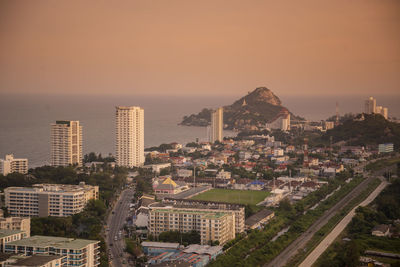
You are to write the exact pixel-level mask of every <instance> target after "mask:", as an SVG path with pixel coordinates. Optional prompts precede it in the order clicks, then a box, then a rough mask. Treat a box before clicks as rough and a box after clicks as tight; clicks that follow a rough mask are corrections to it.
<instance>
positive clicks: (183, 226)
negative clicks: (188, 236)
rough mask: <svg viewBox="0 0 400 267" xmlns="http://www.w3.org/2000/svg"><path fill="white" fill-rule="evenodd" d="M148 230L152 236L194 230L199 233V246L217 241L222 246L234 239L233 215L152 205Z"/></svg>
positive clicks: (214, 211) (218, 211)
mask: <svg viewBox="0 0 400 267" xmlns="http://www.w3.org/2000/svg"><path fill="white" fill-rule="evenodd" d="M148 230H149V234H152V235H154V236H158V235H159V234H161V233H162V232H166V231H179V232H182V233H187V232H190V231H193V230H194V231H197V232H199V234H200V237H201V244H208V243H209V242H210V241H219V244H220V245H222V244H224V243H226V242H227V241H229V240H231V239H234V238H235V213H234V212H229V211H226V212H224V211H220V210H211V209H209V210H203V209H195V208H189V207H185V208H182V207H177V206H170V205H165V204H163V203H154V204H151V205H149V222H148Z"/></svg>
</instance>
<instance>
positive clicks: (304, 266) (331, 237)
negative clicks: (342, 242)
mask: <svg viewBox="0 0 400 267" xmlns="http://www.w3.org/2000/svg"><path fill="white" fill-rule="evenodd" d="M381 180H382V183H381V184H380V185H379V186H378V187H377V188H376V189H375V190H374V191H373V192H372V193H371V194H370V195H369V196H368V197H367V198H366V199H365V200H364V201H362V202H361V203H360V204H359V205H357V206H356V207H354V208H353V209H352V210H351V211H350V212H349V213H348V214H347V215H346V216H345V217H344V218H343V219H342V220H341V221H340V222H339V223H338V224H337V225H336V226H335V228H334V229H333V230H332V232H330V233H329V234H328V235H327V236H326V237H325V238H324V239H323V240H322V241H321V243H319V245H318V246H317V247H316V248H315V249H314V250H313V251H312V252H311V253H310V254H309V255H308V256H307V258H306V259H305V260H304V261H303V262H302V263H301V264H300V265H299V267H308V266H312V265H313V264H314V262H315V261H316V260H317V259H318V258H319V256H321V254H322V253H323V252H324V251H325V250H326V249H327V248H328V247H329V246H330V245H331V244H332V242H333V241H335V239H336V238H337V237H338V236H339V234H340V233H341V232H342V231H343V230H344V228H346V226H347V225H348V224H349V223H350V221H351V220H352V219H353V217H354V215H355V214H356V209H357V208H358V207H359V206H367V205H368V204H369V203H371V202H372V201H373V200H374V199H375V198H376V197H377V196H378V195H379V193H380V192H382V190H383V189H384V188H385V187H386V186H387V185H388V182H386V180H384V179H381Z"/></svg>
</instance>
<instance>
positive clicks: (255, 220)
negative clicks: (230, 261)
mask: <svg viewBox="0 0 400 267" xmlns="http://www.w3.org/2000/svg"><path fill="white" fill-rule="evenodd" d="M274 216H275V213H274V212H273V211H271V210H268V209H263V210H260V211H259V212H257V213H255V214H253V215H252V216H250V217H249V218H247V219H246V229H257V228H260V227H262V226H263V225H265V224H266V223H267V222H268V221H269V220H271V219H272V218H273V217H274Z"/></svg>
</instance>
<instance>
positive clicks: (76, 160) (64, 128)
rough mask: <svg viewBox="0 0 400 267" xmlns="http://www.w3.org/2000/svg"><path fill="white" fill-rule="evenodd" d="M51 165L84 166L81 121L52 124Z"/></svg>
mask: <svg viewBox="0 0 400 267" xmlns="http://www.w3.org/2000/svg"><path fill="white" fill-rule="evenodd" d="M51 165H53V166H69V165H78V166H82V126H81V125H80V124H79V121H56V123H53V124H52V125H51Z"/></svg>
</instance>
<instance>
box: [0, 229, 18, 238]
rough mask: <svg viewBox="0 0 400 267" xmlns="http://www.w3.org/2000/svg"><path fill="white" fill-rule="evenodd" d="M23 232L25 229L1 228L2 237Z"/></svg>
mask: <svg viewBox="0 0 400 267" xmlns="http://www.w3.org/2000/svg"><path fill="white" fill-rule="evenodd" d="M22 232H23V231H20V230H8V229H1V230H0V238H3V237H7V236H10V235H15V234H19V233H22Z"/></svg>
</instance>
